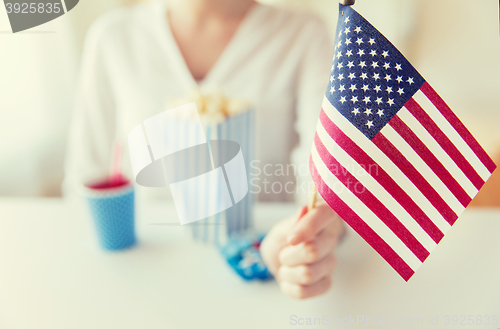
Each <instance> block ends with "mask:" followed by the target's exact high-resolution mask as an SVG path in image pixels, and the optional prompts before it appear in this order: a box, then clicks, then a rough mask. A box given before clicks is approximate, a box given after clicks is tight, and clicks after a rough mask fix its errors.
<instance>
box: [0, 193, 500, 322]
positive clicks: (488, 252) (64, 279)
mask: <svg viewBox="0 0 500 329" xmlns="http://www.w3.org/2000/svg"><path fill="white" fill-rule="evenodd" d="M174 211H175V210H174V208H173V207H172V205H170V204H150V205H147V206H146V205H139V207H138V216H137V232H138V237H139V240H140V241H139V245H138V246H137V247H136V248H134V249H131V250H129V251H127V252H122V253H107V252H103V251H101V250H100V249H99V248H98V247H97V242H96V239H95V235H94V232H93V227H92V226H91V222H90V219H89V217H88V213H87V211H86V209H84V208H82V206H81V205H78V204H75V203H68V202H65V201H62V200H59V199H10V198H3V199H2V198H0V328H2V329H4V328H5V329H11V328H13V329H15V328H30V329H34V328H36V329H45V328H50V329H59V328H65V329H69V328H74V329H76V328H120V329H126V328H148V329H154V328H173V329H178V328H179V329H182V328H231V329H232V328H290V327H291V328H296V327H325V328H328V327H331V328H336V327H337V328H338V327H352V326H355V325H354V324H353V323H354V322H352V321H351V320H354V319H359V320H360V322H359V323H357V325H356V327H359V328H372V327H374V326H375V323H376V321H377V319H378V321H381V320H382V317H383V321H384V323H386V325H385V327H387V322H388V321H389V319H390V320H391V323H392V327H412V328H458V327H461V328H464V327H467V328H500V324H497V325H494V324H492V323H491V319H492V316H494V315H495V316H496V317H497V318H498V317H500V265H499V262H500V243H499V239H498V235H499V232H500V211H498V210H497V211H494V210H474V209H469V210H467V211H466V212H465V214H464V215H462V217H461V218H460V219H459V220H458V221H457V223H456V224H455V225H454V226H453V228H452V229H451V230H450V232H449V233H448V234H447V235H446V237H445V238H444V239H443V240H442V242H441V243H440V244H439V245H438V247H437V248H436V249H435V250H434V251H433V252H432V254H431V256H430V257H429V258H428V259H427V260H426V262H425V263H424V264H423V265H422V266H421V267H420V269H419V270H418V271H417V273H416V274H415V275H414V276H413V278H411V279H410V281H409V282H405V281H404V280H403V279H401V278H400V277H399V275H398V274H397V273H396V272H395V271H394V270H393V269H392V268H391V267H390V266H389V265H388V264H387V263H386V262H385V261H384V260H383V259H382V258H381V257H380V256H379V255H378V254H377V253H376V252H375V251H373V250H372V249H371V248H370V247H369V246H368V244H366V243H365V242H364V241H363V240H362V239H361V238H360V237H358V236H357V235H356V234H355V233H354V232H353V231H350V232H349V233H350V234H348V236H347V238H346V240H345V241H344V243H343V244H342V245H341V246H340V247H339V249H338V253H337V254H338V259H339V261H338V267H337V270H336V272H335V275H334V287H333V288H332V289H331V291H330V292H329V293H327V294H326V295H324V296H321V297H319V298H315V299H311V300H305V301H297V300H292V299H289V298H287V297H285V296H283V295H282V294H281V293H280V291H279V288H278V286H277V285H276V283H275V282H274V281H272V282H267V283H258V282H253V283H247V282H244V281H243V280H241V279H240V278H239V277H238V276H236V275H235V274H234V273H233V272H232V270H231V269H230V268H229V267H228V266H227V265H226V263H225V261H224V260H223V259H222V257H221V256H220V255H219V253H218V251H217V250H216V249H215V248H214V247H212V246H208V245H204V244H203V243H198V242H193V241H191V239H190V238H189V235H188V234H187V232H186V228H185V227H181V226H159V225H151V224H152V223H158V222H166V221H169V219H168V217H169V216H172V214H174ZM293 212H294V209H293V207H291V206H290V205H283V204H268V205H259V206H258V207H257V210H256V217H257V219H256V222H257V226H258V227H260V228H263V229H267V228H269V227H270V226H271V225H272V223H273V222H274V221H276V219H278V218H281V217H284V216H286V215H288V214H291V213H293ZM452 315H457V316H469V315H474V320H473V322H474V325H462V326H459V325H457V326H453V325H446V322H447V316H452ZM487 315H488V316H490V325H485V324H484V322H485V321H486V319H487V318H486V316H487ZM358 316H359V317H358ZM361 316H362V317H364V319H363V318H361ZM477 316H479V317H477ZM367 317H370V318H371V319H372V321H375V322H372V324H373V325H370V323H369V322H368V324H367V323H366V318H367ZM436 317H438V318H437V319H436ZM307 318H313V319H312V321H314V318H320V320H321V321H323V324H322V325H318V326H312V325H306V323H307V322H306V321H307ZM429 318H432V319H433V321H436V320H437V321H438V325H431V324H429ZM301 319H302V320H301ZM413 319H415V320H413ZM418 319H422V322H421V323H419V322H418V321H419V320H418ZM458 319H459V320H460V318H458ZM462 319H463V318H462ZM479 319H481V320H482V323H483V324H482V325H479V324H478V322H479ZM361 320H363V321H361ZM448 320H450V321H451V320H452V318H449V319H448ZM294 321H296V322H295V324H294ZM302 321H303V323H304V325H300V324H299V323H302ZM316 321H318V320H316ZM330 321H331V322H330ZM335 321H338V322H337V324H339V322H342V321H343V322H344V325H335ZM348 321H349V324H347V323H348ZM405 321H406V323H407V324H410V323H411V322H413V321H415V322H413V325H408V326H397V323H398V322H399V323H401V322H405ZM376 327H380V325H379V326H376Z"/></svg>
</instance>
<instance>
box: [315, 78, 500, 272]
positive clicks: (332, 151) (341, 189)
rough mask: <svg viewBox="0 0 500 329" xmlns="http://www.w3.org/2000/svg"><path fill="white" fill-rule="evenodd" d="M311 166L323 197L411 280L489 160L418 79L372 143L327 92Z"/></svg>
mask: <svg viewBox="0 0 500 329" xmlns="http://www.w3.org/2000/svg"><path fill="white" fill-rule="evenodd" d="M310 167H311V173H312V176H313V179H314V181H315V184H316V186H317V187H318V191H319V193H320V194H321V196H322V197H323V198H324V199H325V201H326V202H327V203H328V204H329V205H330V206H331V207H332V208H333V209H334V210H335V211H336V212H337V213H338V214H339V215H340V216H341V217H342V218H343V219H344V220H345V221H346V222H347V223H348V224H349V225H350V226H351V227H352V228H353V229H354V230H355V231H357V232H358V233H359V234H360V235H361V236H362V237H363V238H364V239H365V240H366V241H367V242H368V243H369V244H370V245H371V246H372V247H373V248H374V249H375V250H376V251H377V252H378V253H379V254H380V255H381V256H382V257H383V258H384V259H385V260H386V261H387V262H388V263H389V264H390V265H391V266H392V267H393V268H394V269H395V270H396V271H397V272H398V273H399V274H400V275H401V276H402V277H403V278H404V279H405V280H409V278H410V277H411V276H412V275H413V274H414V272H415V271H416V270H417V269H418V267H419V266H420V265H421V264H422V262H423V261H424V260H425V259H426V258H427V257H428V255H429V254H430V252H431V251H432V250H433V249H434V247H435V246H436V244H437V243H439V241H440V240H441V239H442V237H443V236H444V234H445V233H446V232H447V231H448V229H449V228H450V227H451V225H453V223H454V222H455V221H456V219H457V218H458V216H459V215H460V214H461V213H462V212H463V210H464V209H465V207H466V206H467V205H468V204H469V202H470V201H471V200H472V198H474V196H475V195H476V194H477V192H478V191H479V189H480V188H481V186H482V185H483V184H484V182H485V181H486V180H487V179H488V177H489V176H490V175H491V173H492V172H493V170H494V169H495V164H494V163H493V161H492V160H491V159H490V158H489V157H488V155H487V154H486V153H485V151H484V150H483V149H482V148H481V147H480V146H479V144H478V143H477V141H476V140H475V139H474V138H473V137H472V135H471V134H470V132H469V131H468V130H467V129H466V128H465V126H464V125H463V124H462V123H461V122H460V120H459V119H458V118H457V117H456V116H455V115H454V114H453V112H452V111H451V110H450V109H449V108H448V106H447V105H446V104H445V103H444V101H443V100H442V99H441V98H440V97H439V96H438V95H437V93H436V92H435V91H434V90H433V89H432V88H431V87H430V86H429V85H428V84H427V83H424V85H423V86H422V87H421V88H420V90H419V91H418V92H417V93H416V94H415V95H414V96H413V98H412V99H410V101H408V102H407V103H406V104H405V106H404V107H403V108H402V109H401V110H400V111H399V112H398V114H397V115H396V116H394V117H393V118H392V119H391V121H389V123H388V124H387V125H386V126H385V127H384V128H383V129H382V130H381V131H380V132H379V133H378V134H377V135H376V136H375V137H374V138H373V139H372V140H371V141H370V140H369V139H368V138H366V136H365V135H363V134H362V133H361V132H360V131H359V130H358V129H357V128H356V127H355V126H353V125H352V124H351V123H350V122H349V121H348V120H347V119H346V118H345V117H344V116H342V115H341V114H340V113H339V112H338V111H337V110H336V109H335V108H334V107H333V106H332V105H331V104H330V102H329V101H328V99H327V98H326V97H325V99H324V101H323V108H322V111H321V114H320V119H319V122H318V127H317V132H316V136H315V140H314V143H313V147H312V152H311V159H310Z"/></svg>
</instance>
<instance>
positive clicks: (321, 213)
mask: <svg viewBox="0 0 500 329" xmlns="http://www.w3.org/2000/svg"><path fill="white" fill-rule="evenodd" d="M333 215H334V213H333V210H331V209H330V208H329V207H328V205H321V206H319V207H316V208H313V209H311V210H310V211H309V212H307V213H306V214H305V215H304V216H303V217H302V218H301V219H300V220H299V221H297V223H296V225H295V226H294V227H293V229H292V231H291V232H290V234H289V236H288V238H287V242H288V243H289V244H292V245H295V244H299V243H300V242H303V241H307V240H311V239H313V238H314V236H316V235H317V234H318V233H319V232H321V230H323V229H324V228H325V227H326V226H328V224H330V223H331V221H332V220H333V219H334V217H333Z"/></svg>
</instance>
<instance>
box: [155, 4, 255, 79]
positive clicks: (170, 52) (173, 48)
mask: <svg viewBox="0 0 500 329" xmlns="http://www.w3.org/2000/svg"><path fill="white" fill-rule="evenodd" d="M264 9H265V6H262V5H260V4H258V3H255V4H254V5H253V6H252V8H250V10H249V12H248V13H247V14H246V15H245V17H244V18H243V20H242V21H241V23H240V24H239V26H238V28H237V29H236V31H235V33H234V35H233V36H232V38H231V40H230V41H229V43H228V44H227V45H226V47H225V48H224V50H223V51H222V53H221V55H220V56H219V58H218V59H217V60H216V62H215V64H214V65H213V66H212V67H211V68H210V70H209V71H208V73H207V74H206V75H205V77H204V78H203V79H202V80H200V81H196V79H195V78H194V77H193V75H192V73H191V71H190V70H189V67H188V65H187V63H186V61H185V59H184V57H183V55H182V53H181V50H180V48H179V45H178V44H177V41H176V40H175V38H174V35H173V33H172V30H171V29H170V24H169V23H168V15H167V10H168V4H167V3H166V1H161V0H159V1H157V2H156V3H155V8H154V11H155V14H156V19H155V20H156V22H157V24H158V27H159V28H158V29H156V30H157V31H158V33H159V35H158V36H159V43H160V44H161V45H162V48H163V50H164V51H165V54H166V55H167V58H168V60H171V61H173V63H175V65H174V66H175V70H176V74H177V75H178V78H179V81H182V83H183V84H184V85H185V87H186V88H188V89H195V88H200V89H204V88H205V87H213V86H217V85H219V84H221V81H222V80H223V79H224V77H226V75H227V74H231V71H232V69H231V67H233V65H231V64H232V63H231V61H234V59H235V58H238V52H242V51H244V45H245V35H248V34H249V33H250V32H251V31H252V30H253V29H254V27H255V24H256V23H257V22H258V20H259V17H260V16H261V15H262V14H263V10H264Z"/></svg>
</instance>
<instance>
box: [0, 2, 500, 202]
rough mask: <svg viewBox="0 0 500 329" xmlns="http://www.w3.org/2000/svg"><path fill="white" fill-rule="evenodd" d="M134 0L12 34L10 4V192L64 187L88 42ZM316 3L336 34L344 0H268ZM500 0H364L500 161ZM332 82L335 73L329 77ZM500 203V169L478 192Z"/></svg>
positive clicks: (6, 132)
mask: <svg viewBox="0 0 500 329" xmlns="http://www.w3.org/2000/svg"><path fill="white" fill-rule="evenodd" d="M134 2H138V1H131V0H106V1H100V0H81V1H80V3H79V4H78V6H77V7H75V9H73V10H72V11H71V12H69V13H68V14H66V15H64V16H62V17H60V18H59V19H57V20H54V21H52V22H49V23H47V24H44V25H42V26H38V27H35V28H33V29H31V30H28V31H25V32H21V33H16V34H12V33H11V30H10V25H9V21H8V17H7V14H6V12H5V10H3V9H2V10H0V196H16V197H57V196H60V195H61V183H62V180H63V161H64V153H65V146H66V136H67V133H68V126H69V121H70V118H71V113H72V102H73V101H72V100H73V92H74V87H75V81H76V77H77V74H78V66H79V62H80V55H81V51H82V44H83V41H84V38H85V34H86V31H87V29H88V27H89V26H90V24H92V22H93V21H94V20H95V19H96V18H97V17H99V16H100V15H102V14H103V13H106V12H108V11H111V10H113V9H115V8H118V7H120V6H130V5H133V4H134ZM260 2H262V3H266V4H270V5H275V6H284V7H289V8H290V9H291V10H308V11H311V12H315V13H317V15H319V16H320V17H322V18H323V19H324V20H325V22H326V23H327V24H328V26H329V27H330V30H331V35H332V37H333V35H334V32H335V26H336V23H337V22H336V21H337V15H338V1H336V0H260ZM498 6H499V3H498V1H493V0H476V1H474V2H472V1H466V0H439V1H434V0H418V1H417V0H404V1H401V0H358V1H357V3H356V5H355V7H354V8H355V9H356V10H357V11H358V12H360V13H361V14H362V15H363V16H365V18H367V19H368V20H369V21H371V23H372V24H373V25H375V26H376V27H377V28H378V29H379V30H380V31H381V32H382V33H383V34H385V35H386V36H387V37H388V38H389V39H390V40H391V41H392V42H393V43H394V44H395V45H396V47H398V48H399V49H400V50H401V51H402V52H403V53H404V54H405V55H406V57H407V58H408V59H409V60H410V62H412V63H413V65H414V66H416V68H417V69H418V70H419V72H420V73H421V74H422V75H423V76H424V77H425V78H426V80H427V81H428V82H429V83H430V84H431V85H432V86H433V87H434V88H435V89H436V90H437V91H438V92H439V93H440V95H441V96H442V97H443V98H444V99H445V100H446V101H447V103H448V104H449V105H450V107H451V108H452V109H453V110H454V111H455V113H457V115H458V116H459V117H460V118H461V119H462V121H463V122H464V123H465V125H466V126H467V127H468V128H469V129H470V130H471V132H472V134H473V135H474V136H476V138H477V139H478V140H479V142H480V143H481V145H483V147H484V148H485V149H486V151H487V152H488V153H489V154H490V156H491V157H493V158H494V160H495V162H496V163H497V164H498V163H500V133H499V131H498V128H497V126H498V122H500V108H499V105H500V82H499V77H500V63H499V60H500V36H499V8H498ZM325 86H326V81H325ZM473 202H474V204H475V205H476V206H500V173H499V172H498V171H497V172H496V173H495V174H494V175H493V177H492V179H490V181H488V183H487V185H486V186H485V188H484V189H483V190H482V191H481V192H480V194H479V195H478V196H477V197H476V199H475V200H474V201H473Z"/></svg>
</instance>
